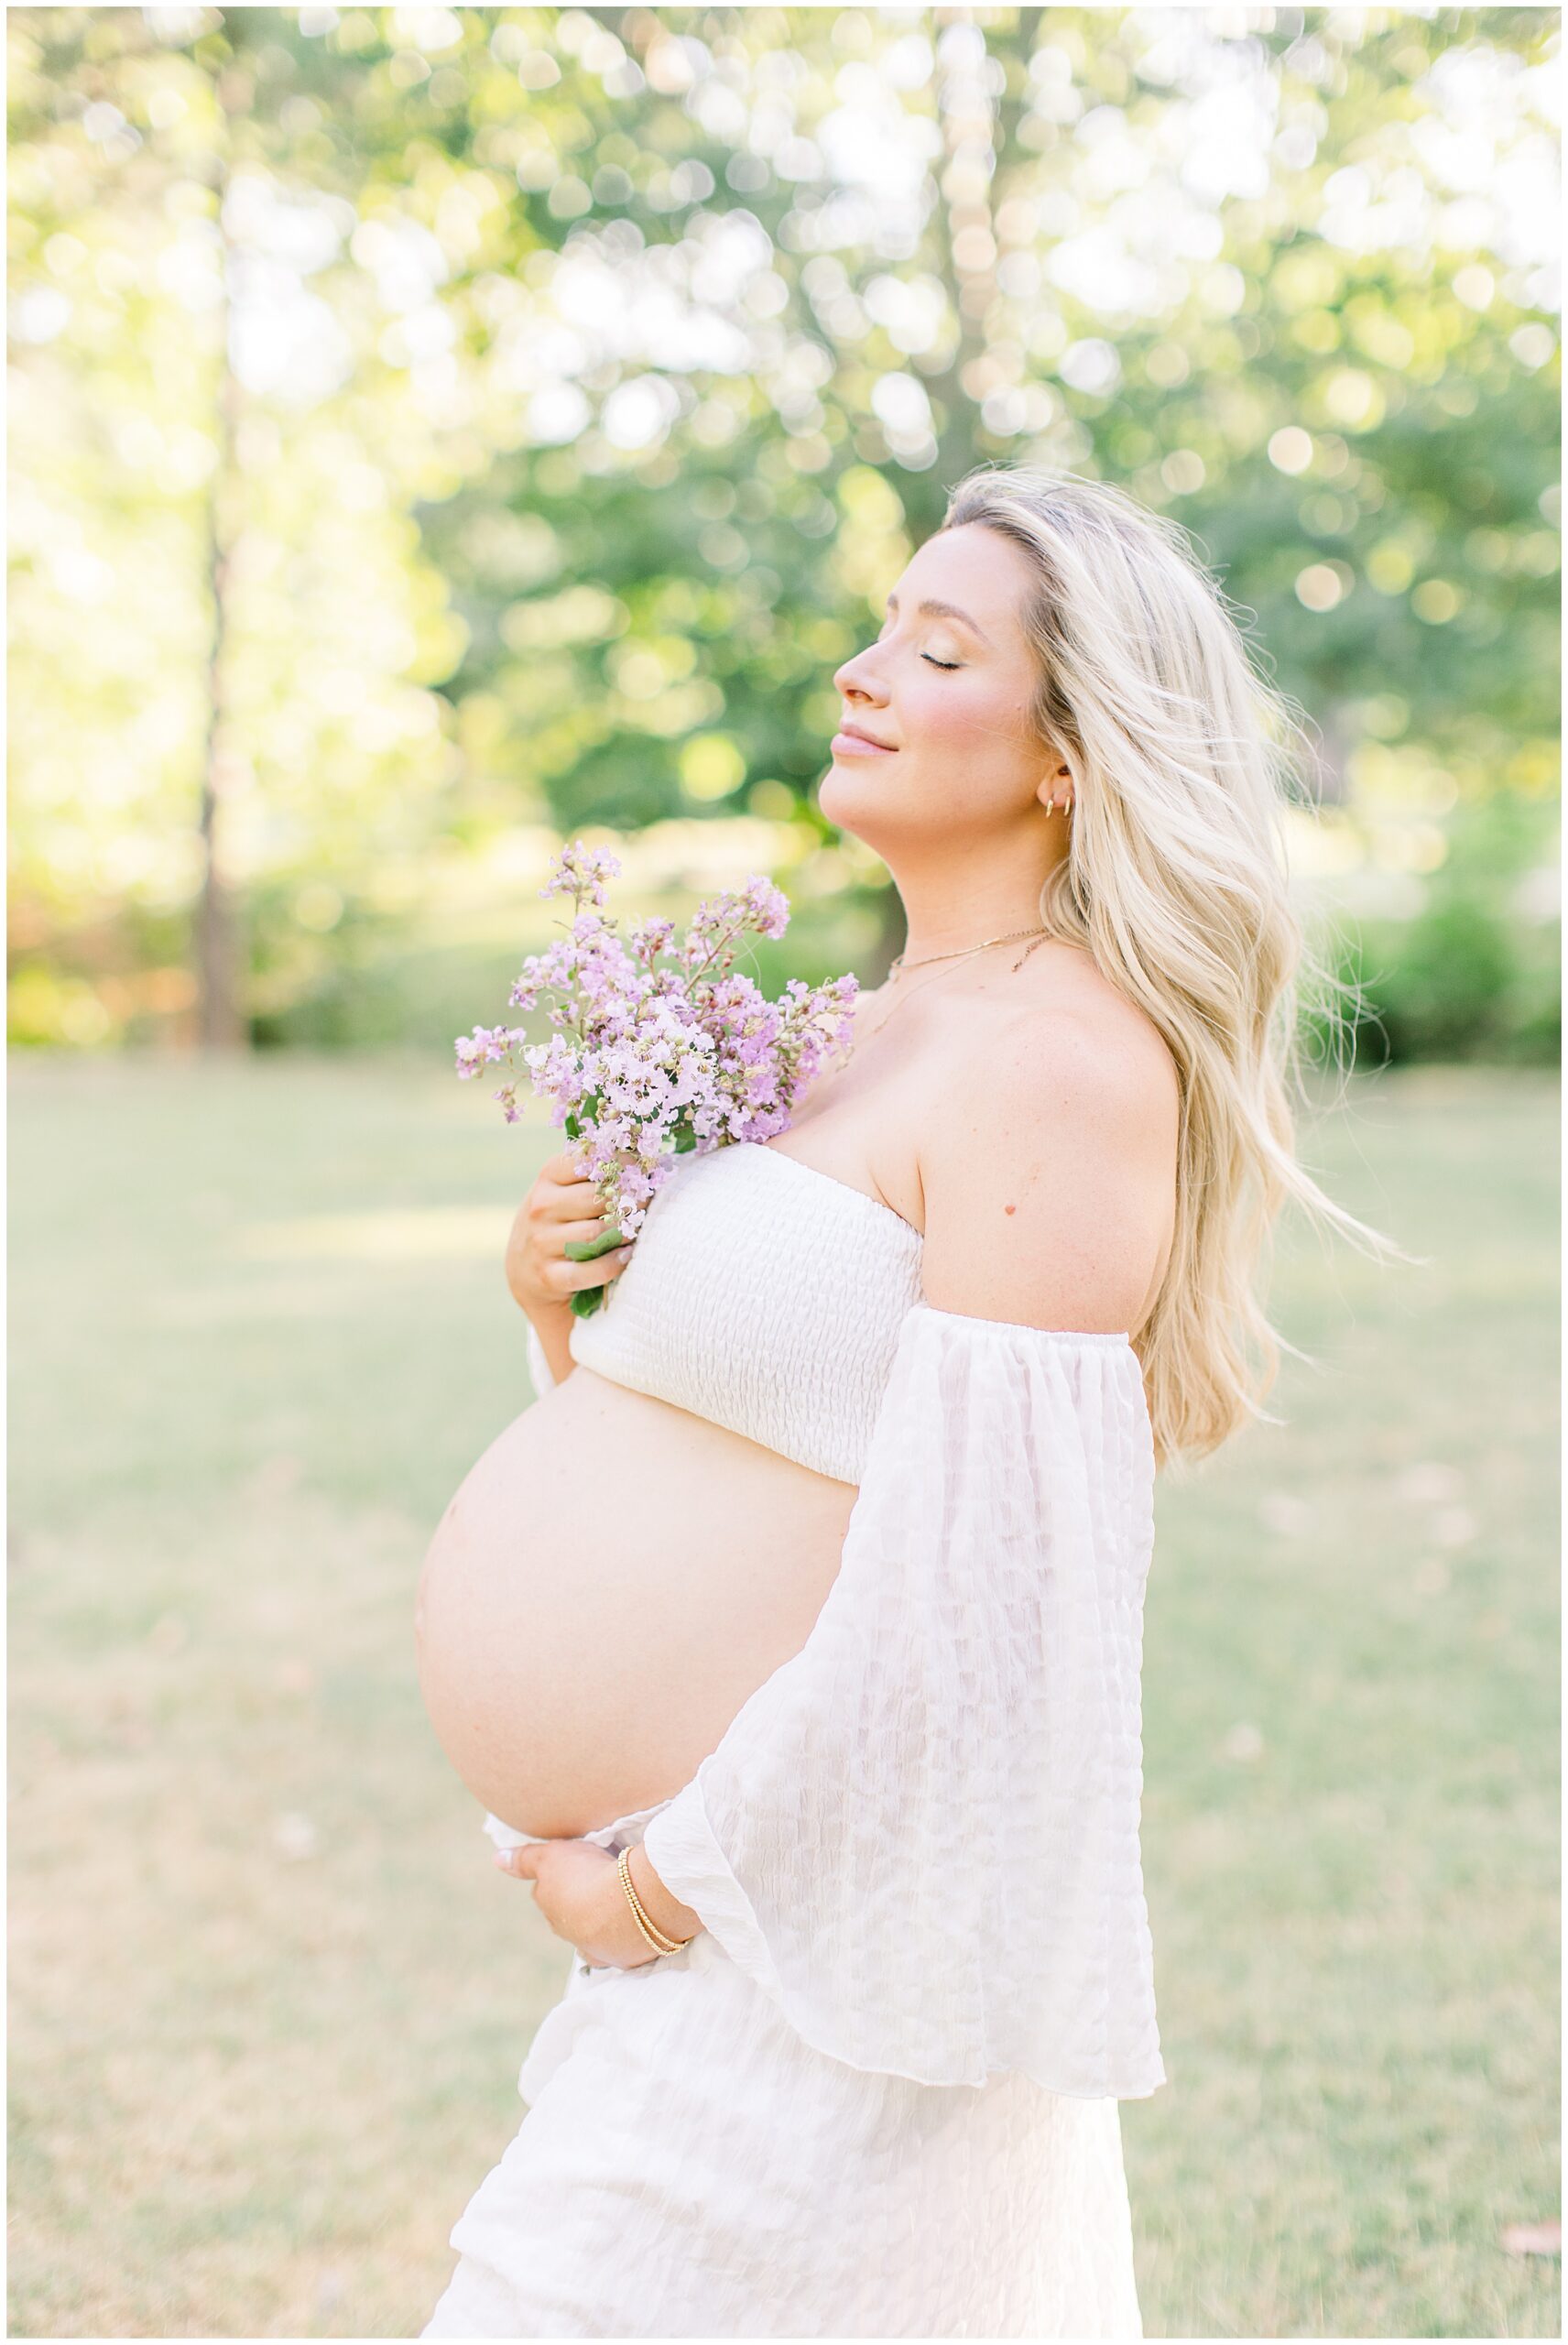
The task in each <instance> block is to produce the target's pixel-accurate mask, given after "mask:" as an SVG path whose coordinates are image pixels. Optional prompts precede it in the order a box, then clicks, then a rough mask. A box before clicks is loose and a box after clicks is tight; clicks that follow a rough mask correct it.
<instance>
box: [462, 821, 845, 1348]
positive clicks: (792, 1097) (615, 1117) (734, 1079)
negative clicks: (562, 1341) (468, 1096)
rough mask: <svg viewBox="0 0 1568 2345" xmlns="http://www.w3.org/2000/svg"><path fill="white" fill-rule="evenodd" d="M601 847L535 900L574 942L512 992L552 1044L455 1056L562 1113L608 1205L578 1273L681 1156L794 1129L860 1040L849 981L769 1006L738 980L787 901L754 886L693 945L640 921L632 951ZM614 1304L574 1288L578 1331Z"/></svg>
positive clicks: (511, 1116) (570, 855)
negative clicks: (508, 1075) (803, 1099)
mask: <svg viewBox="0 0 1568 2345" xmlns="http://www.w3.org/2000/svg"><path fill="white" fill-rule="evenodd" d="M620 867H621V866H620V862H619V859H618V858H617V857H616V856H615V855H614V854H613V853H612V852H611V851H610V849H609V848H607V847H591V846H589V845H587V844H586V842H585V841H584V840H582V839H575V840H573V841H572V844H571V845H569V846H567V847H565V848H563V849H562V851H561V856H560V858H559V860H558V862H557V864H556V866H555V868H554V871H553V872H552V874H551V876H550V879H549V881H548V882H547V883H546V885H545V886H544V887H542V888H541V889H539V893H540V895H541V896H557V895H560V896H570V897H571V898H572V921H571V922H570V925H569V927H568V931H567V933H566V934H565V935H564V936H563V937H561V939H560V940H559V941H558V942H557V943H553V944H550V945H547V946H546V948H545V950H544V951H543V952H542V953H533V954H529V955H528V959H527V960H526V961H525V962H524V964H523V967H522V972H521V974H520V975H519V976H518V978H517V982H516V984H515V985H514V986H513V987H512V991H511V1006H512V1008H513V1009H523V1010H531V1009H538V1008H539V998H540V996H541V995H543V996H545V997H546V1001H545V1011H544V1014H545V1017H546V1020H548V1022H549V1024H550V1026H551V1027H552V1028H553V1029H554V1030H555V1031H554V1032H553V1033H552V1034H551V1035H550V1039H549V1041H548V1042H533V1043H530V1042H528V1036H527V1032H526V1030H525V1029H524V1028H522V1027H513V1026H476V1027H475V1028H474V1031H473V1033H472V1034H471V1035H463V1036H461V1037H460V1038H459V1040H458V1042H457V1043H456V1046H455V1047H456V1053H457V1072H458V1074H459V1075H460V1076H463V1077H465V1078H466V1077H468V1076H471V1075H474V1074H478V1072H479V1070H480V1068H481V1067H482V1066H487V1065H489V1064H491V1063H501V1064H511V1065H513V1066H515V1065H516V1062H517V1057H519V1056H520V1058H521V1060H522V1063H523V1066H524V1067H525V1068H526V1069H527V1071H528V1080H529V1082H530V1084H531V1085H532V1087H533V1091H534V1094H535V1096H537V1097H542V1098H548V1099H550V1100H552V1101H553V1102H554V1105H553V1107H552V1109H551V1113H550V1121H551V1122H552V1123H554V1124H558V1125H563V1126H564V1127H565V1129H566V1134H567V1137H568V1139H569V1140H571V1141H572V1143H573V1146H574V1149H575V1151H576V1154H575V1158H574V1164H575V1170H576V1172H577V1174H578V1177H579V1178H580V1179H582V1180H586V1181H590V1182H592V1183H593V1186H594V1187H595V1188H596V1189H597V1191H598V1192H599V1195H600V1198H601V1200H602V1203H603V1207H604V1215H605V1217H606V1221H607V1223H608V1227H606V1229H605V1231H604V1235H603V1236H602V1237H600V1238H594V1239H593V1240H592V1241H591V1242H589V1243H587V1244H583V1245H579V1244H576V1243H569V1244H568V1246H567V1249H566V1251H567V1254H568V1256H569V1257H570V1259H571V1260H573V1261H592V1260H595V1259H596V1258H597V1257H598V1256H599V1255H600V1254H604V1253H607V1252H608V1251H609V1249H610V1248H611V1247H613V1246H619V1245H624V1244H625V1243H626V1240H627V1239H628V1238H635V1237H636V1236H637V1232H638V1230H639V1229H640V1228H641V1227H642V1225H643V1220H644V1217H645V1216H646V1215H647V1212H648V1206H649V1205H650V1204H651V1203H652V1201H653V1199H654V1197H655V1196H656V1195H657V1194H658V1192H659V1190H660V1189H661V1188H662V1187H663V1185H664V1183H665V1182H666V1181H667V1180H668V1179H669V1178H670V1174H671V1173H672V1172H674V1170H675V1166H676V1162H677V1160H678V1158H680V1157H681V1156H683V1155H688V1154H691V1153H695V1154H698V1155H706V1154H708V1153H710V1152H711V1151H713V1149H715V1148H723V1147H724V1146H725V1145H726V1144H727V1143H729V1142H732V1141H735V1140H771V1139H772V1138H773V1137H774V1135H775V1134H776V1133H778V1132H781V1131H785V1130H787V1129H788V1128H789V1121H790V1116H791V1112H792V1110H793V1107H794V1103H795V1101H796V1099H797V1097H798V1096H799V1095H800V1092H801V1090H802V1089H803V1088H804V1087H805V1085H807V1084H808V1083H810V1082H811V1079H812V1077H813V1076H814V1075H815V1074H817V1072H818V1070H819V1069H820V1068H821V1066H822V1063H823V1062H824V1060H826V1059H827V1058H828V1057H829V1056H830V1054H832V1053H834V1052H836V1051H839V1050H843V1049H844V1048H846V1047H847V1046H848V1044H849V1042H850V1041H851V1039H852V1038H853V1035H854V1031H855V997H856V995H857V993H858V991H859V986H858V981H857V980H856V979H855V977H854V976H842V977H834V978H833V980H832V982H831V983H830V984H828V985H825V986H808V985H807V984H806V983H805V981H804V979H803V978H800V977H791V978H790V979H789V981H788V983H787V984H786V986H785V987H784V991H783V993H782V995H781V996H780V997H779V999H778V1000H777V1001H768V999H767V998H766V997H765V996H764V995H763V994H762V993H761V992H760V991H759V989H758V988H757V986H756V985H755V984H754V983H753V981H752V980H751V978H750V977H748V976H743V975H741V974H740V973H738V972H737V971H735V967H734V963H735V949H736V945H737V943H738V942H739V940H740V939H741V938H742V937H744V936H746V935H747V934H749V933H755V934H757V935H759V936H768V937H779V936H782V935H783V933H784V932H785V930H786V928H788V926H789V900H788V898H787V897H786V896H785V895H784V894H783V893H782V891H781V890H780V889H778V888H776V887H775V886H774V884H773V882H772V881H771V880H770V879H768V878H764V877H763V876H762V875H760V874H754V875H753V877H752V878H749V879H748V880H747V881H746V885H745V887H744V888H742V889H738V890H729V889H726V890H725V891H724V893H723V894H721V895H718V896H713V897H708V898H706V899H705V900H703V901H702V903H701V904H699V905H698V907H697V910H696V911H695V912H694V913H693V914H692V916H691V922H690V924H689V925H688V927H687V930H686V933H685V934H684V935H683V936H681V937H680V938H677V936H676V933H675V925H674V922H672V921H669V920H666V919H663V918H655V919H650V920H645V921H639V922H633V924H632V925H631V926H630V927H629V928H628V929H627V931H626V935H625V936H624V937H623V936H622V935H621V933H620V932H619V929H618V927H617V924H616V922H615V918H614V917H613V915H609V916H607V915H606V914H605V913H604V885H605V882H606V881H607V880H609V879H612V878H615V875H616V874H617V873H618V872H619V870H620ZM495 1097H496V1098H497V1099H498V1100H499V1101H500V1103H501V1106H502V1109H503V1111H504V1113H505V1115H506V1121H507V1122H508V1123H509V1124H515V1123H516V1122H517V1120H518V1117H519V1115H520V1112H521V1111H520V1109H519V1108H518V1107H517V1083H516V1081H515V1080H514V1081H513V1082H509V1083H507V1084H505V1085H503V1086H502V1088H501V1089H500V1090H499V1091H497V1092H496V1093H495ZM609 1292H610V1290H609V1288H608V1287H607V1286H604V1287H586V1288H583V1289H580V1290H579V1291H578V1292H577V1293H575V1294H573V1295H572V1310H573V1311H574V1312H575V1313H576V1314H578V1316H579V1317H586V1316H587V1315H588V1314H589V1313H591V1312H593V1311H596V1310H597V1309H599V1307H600V1306H601V1304H602V1303H604V1301H605V1299H606V1298H607V1296H608V1293H609Z"/></svg>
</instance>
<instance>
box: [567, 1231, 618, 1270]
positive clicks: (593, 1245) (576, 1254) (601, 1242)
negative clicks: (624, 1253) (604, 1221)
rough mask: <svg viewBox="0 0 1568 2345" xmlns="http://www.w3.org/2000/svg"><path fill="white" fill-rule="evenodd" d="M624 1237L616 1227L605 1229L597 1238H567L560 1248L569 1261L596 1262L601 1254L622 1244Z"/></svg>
mask: <svg viewBox="0 0 1568 2345" xmlns="http://www.w3.org/2000/svg"><path fill="white" fill-rule="evenodd" d="M625 1244H626V1239H625V1238H623V1237H622V1236H621V1233H620V1231H619V1230H618V1229H606V1230H605V1231H604V1235H603V1236H602V1237H599V1238H568V1239H567V1241H566V1243H565V1245H564V1247H563V1248H562V1249H561V1251H562V1252H563V1253H564V1254H565V1256H566V1259H567V1260H568V1261H569V1262H596V1261H597V1260H598V1259H599V1257H600V1255H601V1254H607V1253H609V1251H610V1250H611V1249H612V1247H615V1246H624V1245H625Z"/></svg>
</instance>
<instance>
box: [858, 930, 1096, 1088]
mask: <svg viewBox="0 0 1568 2345" xmlns="http://www.w3.org/2000/svg"><path fill="white" fill-rule="evenodd" d="M1049 933H1050V932H1049V930H1047V929H1043V928H1020V929H1018V930H1016V931H1015V932H1014V933H1013V934H1012V935H1010V936H989V937H987V938H986V940H985V943H984V944H968V945H965V946H964V949H963V951H962V952H958V953H931V954H922V955H921V957H920V960H918V961H911V962H910V963H909V967H910V968H911V969H923V968H925V967H926V966H927V965H929V964H930V963H931V962H932V961H962V960H965V959H967V958H968V956H969V955H970V954H973V953H984V952H985V950H986V949H987V947H988V946H990V945H992V944H1016V943H1018V941H1019V939H1020V938H1022V937H1025V936H1030V937H1032V938H1033V939H1034V943H1032V944H1029V945H1027V946H1026V947H1025V949H1024V951H1023V952H1022V953H1020V954H1018V959H1017V960H1016V961H1015V962H1014V963H1013V967H1014V968H1015V969H1021V968H1022V967H1023V965H1024V963H1025V962H1026V961H1027V960H1028V959H1029V954H1031V953H1032V952H1033V951H1034V950H1035V948H1036V946H1037V945H1038V944H1039V943H1040V939H1041V937H1043V936H1046V935H1048V934H1049ZM903 967H904V956H903V954H901V953H900V954H897V955H896V957H895V958H894V960H893V961H892V962H891V964H890V965H889V966H888V970H887V977H888V981H889V982H891V981H892V979H893V978H894V977H897V976H901V975H902V974H903ZM935 983H936V979H935V978H934V977H928V978H927V979H926V984H927V985H928V986H933V985H935ZM914 990H915V992H916V993H919V992H920V987H919V986H916V987H915V989H914ZM908 999H909V995H908V994H905V993H899V994H898V995H897V996H896V997H895V998H894V1000H893V1003H892V1005H891V1007H890V1008H889V1009H888V1010H887V1014H886V1016H884V1017H882V1018H880V1019H878V1020H877V1024H876V1025H875V1026H874V1027H873V1028H872V1030H871V1032H870V1033H869V1034H867V1033H864V1032H861V1033H857V1034H856V1035H855V1037H854V1039H853V1040H852V1042H851V1043H850V1046H849V1051H848V1053H847V1054H846V1055H847V1056H849V1057H852V1058H853V1056H854V1055H855V1052H856V1051H857V1050H858V1049H859V1048H860V1047H861V1045H862V1044H863V1043H865V1042H870V1041H872V1040H873V1038H874V1037H875V1036H876V1035H877V1034H880V1033H881V1031H882V1030H883V1028H884V1027H885V1026H886V1025H887V1024H888V1022H889V1021H890V1020H892V1019H893V1018H895V1017H897V1015H898V1007H899V1004H900V1003H901V1002H904V1001H907V1000H908Z"/></svg>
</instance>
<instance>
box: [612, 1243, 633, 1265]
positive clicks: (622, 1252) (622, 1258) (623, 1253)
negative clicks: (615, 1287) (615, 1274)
mask: <svg viewBox="0 0 1568 2345" xmlns="http://www.w3.org/2000/svg"><path fill="white" fill-rule="evenodd" d="M631 1258H632V1249H631V1248H630V1247H629V1246H623V1247H621V1248H620V1249H619V1250H618V1252H617V1253H616V1255H615V1260H616V1261H617V1262H629V1261H630V1260H631Z"/></svg>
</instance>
